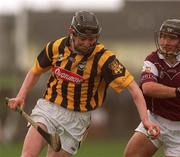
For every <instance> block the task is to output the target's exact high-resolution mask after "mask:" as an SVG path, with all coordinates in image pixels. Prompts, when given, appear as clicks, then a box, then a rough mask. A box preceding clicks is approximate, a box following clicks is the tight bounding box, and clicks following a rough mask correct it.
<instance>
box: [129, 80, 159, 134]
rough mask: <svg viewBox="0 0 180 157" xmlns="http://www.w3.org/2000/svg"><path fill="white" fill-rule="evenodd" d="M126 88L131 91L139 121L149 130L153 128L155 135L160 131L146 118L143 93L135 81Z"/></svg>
mask: <svg viewBox="0 0 180 157" xmlns="http://www.w3.org/2000/svg"><path fill="white" fill-rule="evenodd" d="M127 89H128V90H129V92H130V93H131V96H132V98H133V100H134V103H135V104H136V107H137V110H138V112H139V115H140V118H141V121H142V123H143V125H144V127H145V128H146V129H147V130H148V131H150V132H151V130H153V129H155V130H156V134H155V135H153V136H154V137H156V136H157V135H158V134H159V133H160V129H159V126H158V125H156V124H154V123H152V122H150V121H149V119H148V116H147V108H146V103H145V100H144V97H143V94H142V92H141V90H140V88H139V86H138V85H137V83H136V82H135V81H132V82H131V83H130V84H129V86H128V87H127Z"/></svg>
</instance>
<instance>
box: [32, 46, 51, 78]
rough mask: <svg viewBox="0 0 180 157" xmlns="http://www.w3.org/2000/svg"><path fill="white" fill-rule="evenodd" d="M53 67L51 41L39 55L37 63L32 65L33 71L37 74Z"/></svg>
mask: <svg viewBox="0 0 180 157" xmlns="http://www.w3.org/2000/svg"><path fill="white" fill-rule="evenodd" d="M50 68H51V57H50V43H48V44H47V45H46V47H45V48H44V49H43V50H42V51H41V52H40V54H39V55H38V56H37V58H36V60H35V63H34V65H33V67H32V71H33V72H34V73H36V74H40V73H43V72H46V71H48V70H49V69H50Z"/></svg>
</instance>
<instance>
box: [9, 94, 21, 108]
mask: <svg viewBox="0 0 180 157" xmlns="http://www.w3.org/2000/svg"><path fill="white" fill-rule="evenodd" d="M7 105H8V107H9V108H10V109H13V110H16V108H17V107H18V106H19V107H20V108H23V106H24V99H22V98H19V97H16V98H10V99H9V100H8V102H7Z"/></svg>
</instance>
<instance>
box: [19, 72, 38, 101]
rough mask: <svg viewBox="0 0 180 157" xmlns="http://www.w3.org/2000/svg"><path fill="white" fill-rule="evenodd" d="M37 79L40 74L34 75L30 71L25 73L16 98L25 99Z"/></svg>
mask: <svg viewBox="0 0 180 157" xmlns="http://www.w3.org/2000/svg"><path fill="white" fill-rule="evenodd" d="M39 77H40V74H34V73H33V72H32V70H30V71H29V72H28V73H27V75H26V78H25V79H24V82H23V84H22V86H21V88H20V90H19V93H18V94H17V97H20V98H21V99H25V98H26V95H27V93H28V92H29V91H30V90H31V89H32V88H33V87H34V85H35V84H36V82H37V81H38V79H39Z"/></svg>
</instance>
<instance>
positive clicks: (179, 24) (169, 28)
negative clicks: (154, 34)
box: [160, 19, 180, 36]
mask: <svg viewBox="0 0 180 157" xmlns="http://www.w3.org/2000/svg"><path fill="white" fill-rule="evenodd" d="M160 32H165V33H170V34H175V35H178V36H180V20H178V19H168V20H166V21H164V22H163V23H162V25H161V27H160Z"/></svg>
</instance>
